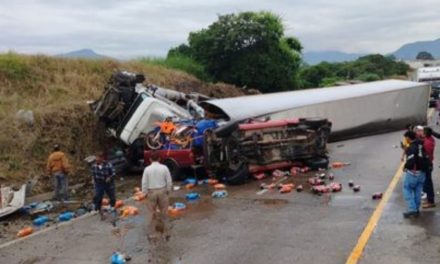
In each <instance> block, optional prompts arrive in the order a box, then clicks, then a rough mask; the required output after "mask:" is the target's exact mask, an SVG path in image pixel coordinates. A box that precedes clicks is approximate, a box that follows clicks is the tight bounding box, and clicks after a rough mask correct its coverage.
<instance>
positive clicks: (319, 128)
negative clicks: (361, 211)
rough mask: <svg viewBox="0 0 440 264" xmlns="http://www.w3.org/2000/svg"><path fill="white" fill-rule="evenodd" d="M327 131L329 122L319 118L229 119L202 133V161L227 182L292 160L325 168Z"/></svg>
mask: <svg viewBox="0 0 440 264" xmlns="http://www.w3.org/2000/svg"><path fill="white" fill-rule="evenodd" d="M330 131H331V123H330V122H329V121H328V120H327V119H320V118H315V119H286V120H274V121H265V122H261V121H250V122H245V123H231V124H229V125H226V126H223V127H221V128H219V129H217V130H215V131H208V132H207V133H206V134H205V144H204V155H205V164H206V166H207V167H208V168H209V169H210V170H211V171H213V173H214V174H215V175H217V176H218V177H220V178H222V179H223V180H225V181H227V182H228V183H230V184H240V183H243V182H244V181H245V180H246V179H247V178H248V176H249V175H250V174H251V173H257V172H262V171H270V170H275V169H280V168H287V167H291V166H293V165H294V164H295V163H301V164H304V165H307V166H310V167H312V168H313V169H319V168H327V167H328V158H327V155H326V154H327V148H326V145H327V141H328V137H329V135H330Z"/></svg>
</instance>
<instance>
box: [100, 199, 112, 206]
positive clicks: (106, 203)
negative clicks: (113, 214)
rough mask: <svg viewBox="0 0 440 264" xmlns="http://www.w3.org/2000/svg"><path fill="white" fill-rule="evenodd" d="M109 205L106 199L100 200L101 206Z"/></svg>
mask: <svg viewBox="0 0 440 264" xmlns="http://www.w3.org/2000/svg"><path fill="white" fill-rule="evenodd" d="M109 204H110V201H109V200H108V199H107V198H102V202H101V205H102V206H107V205H109Z"/></svg>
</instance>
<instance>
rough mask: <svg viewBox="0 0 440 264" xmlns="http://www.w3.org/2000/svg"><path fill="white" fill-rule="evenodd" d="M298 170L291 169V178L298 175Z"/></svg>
mask: <svg viewBox="0 0 440 264" xmlns="http://www.w3.org/2000/svg"><path fill="white" fill-rule="evenodd" d="M300 170H301V169H300V168H299V167H292V168H291V169H290V175H292V176H296V175H298V173H299V172H300Z"/></svg>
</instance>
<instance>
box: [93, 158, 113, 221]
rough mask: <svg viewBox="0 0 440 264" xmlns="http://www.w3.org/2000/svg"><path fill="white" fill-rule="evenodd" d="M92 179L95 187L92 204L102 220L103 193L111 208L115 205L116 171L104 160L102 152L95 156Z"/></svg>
mask: <svg viewBox="0 0 440 264" xmlns="http://www.w3.org/2000/svg"><path fill="white" fill-rule="evenodd" d="M92 177H93V183H94V186H95V197H94V198H93V203H94V205H95V210H96V211H99V213H100V215H101V219H103V212H102V210H101V204H102V198H103V197H104V193H106V194H107V196H108V198H109V199H110V206H111V208H114V207H115V203H116V196H115V177H116V171H115V168H114V167H113V165H112V164H111V163H110V162H108V161H106V160H105V155H104V153H103V152H99V153H98V154H97V155H96V161H95V163H94V164H93V165H92Z"/></svg>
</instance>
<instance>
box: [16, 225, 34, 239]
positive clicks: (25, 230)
mask: <svg viewBox="0 0 440 264" xmlns="http://www.w3.org/2000/svg"><path fill="white" fill-rule="evenodd" d="M33 232H34V229H33V228H32V227H30V226H27V227H25V228H23V229H21V230H20V231H18V233H17V237H25V236H28V235H30V234H32V233H33Z"/></svg>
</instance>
